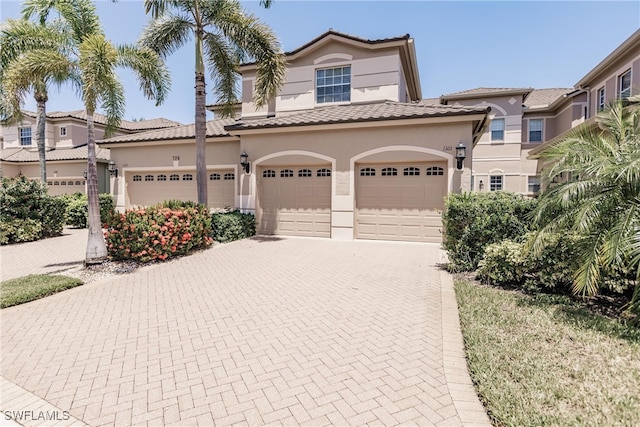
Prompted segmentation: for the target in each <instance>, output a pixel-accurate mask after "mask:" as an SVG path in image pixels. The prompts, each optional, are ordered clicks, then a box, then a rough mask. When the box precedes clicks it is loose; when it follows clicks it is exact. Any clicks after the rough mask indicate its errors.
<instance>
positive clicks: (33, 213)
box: [0, 176, 49, 221]
mask: <svg viewBox="0 0 640 427" xmlns="http://www.w3.org/2000/svg"><path fill="white" fill-rule="evenodd" d="M48 197H49V196H48V195H47V186H46V184H43V183H42V182H40V181H39V180H37V179H27V178H25V177H24V176H19V177H17V178H2V186H1V187H0V220H2V221H4V220H14V219H34V220H37V221H39V220H40V219H41V218H42V203H43V200H44V199H46V198H48Z"/></svg>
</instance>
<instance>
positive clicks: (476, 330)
mask: <svg viewBox="0 0 640 427" xmlns="http://www.w3.org/2000/svg"><path fill="white" fill-rule="evenodd" d="M455 287H456V296H457V299H458V305H459V307H460V322H461V325H462V333H463V335H464V342H465V348H466V352H467V359H468V363H469V369H470V371H471V377H472V379H473V382H474V384H475V387H476V391H477V392H478V395H479V396H480V399H481V400H482V401H483V403H484V404H485V406H486V407H487V409H488V413H489V416H490V417H491V418H492V420H493V422H494V424H495V425H508V426H540V425H563V426H565V425H594V426H616V425H620V426H637V425H640V329H638V328H637V327H636V328H634V327H632V326H626V325H624V324H622V323H621V322H619V321H616V320H612V319H608V318H605V317H602V316H599V315H596V314H594V313H592V312H591V311H588V310H586V309H583V308H581V307H580V306H579V305H578V304H576V303H574V302H572V301H571V300H570V299H569V298H566V297H560V296H551V295H538V296H529V295H524V294H521V293H519V292H515V291H507V290H503V289H497V288H492V287H487V286H483V285H480V284H477V283H473V282H469V281H467V280H456V284H455Z"/></svg>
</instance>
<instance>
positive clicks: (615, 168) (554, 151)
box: [529, 100, 640, 308]
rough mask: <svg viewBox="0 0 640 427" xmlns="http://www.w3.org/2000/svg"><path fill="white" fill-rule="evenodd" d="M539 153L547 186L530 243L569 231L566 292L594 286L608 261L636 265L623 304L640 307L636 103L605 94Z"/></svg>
mask: <svg viewBox="0 0 640 427" xmlns="http://www.w3.org/2000/svg"><path fill="white" fill-rule="evenodd" d="M539 157H540V159H542V160H543V161H544V162H545V164H547V165H548V167H547V168H546V169H545V171H544V176H543V179H544V182H545V185H546V186H548V189H547V190H546V191H545V192H543V194H542V195H541V197H540V200H539V205H538V207H537V209H536V210H535V211H534V221H535V223H536V225H537V226H538V228H539V231H538V232H537V233H536V234H535V236H534V238H533V240H532V241H530V242H529V245H530V247H532V248H533V250H535V251H538V250H540V249H541V248H542V247H543V246H544V244H545V242H546V241H547V238H548V237H550V236H551V235H553V234H554V233H561V232H567V231H568V232H570V233H572V234H574V235H575V236H576V237H577V238H578V253H579V257H578V258H579V259H578V261H579V268H578V270H577V271H576V273H575V275H574V281H573V291H574V293H577V294H582V295H595V294H597V292H598V291H599V289H600V286H601V283H602V278H603V274H604V273H605V272H606V271H610V270H611V269H623V270H631V271H636V285H635V289H634V293H633V297H632V303H631V304H632V308H633V307H635V308H640V307H639V306H638V305H639V304H640V286H639V285H638V283H639V282H638V279H640V106H639V105H638V104H636V103H635V102H629V101H626V100H624V101H623V100H618V101H616V102H613V103H612V104H610V105H609V106H608V108H606V109H605V110H604V111H603V112H602V113H600V114H598V115H597V116H596V119H595V126H588V125H587V126H581V127H579V128H576V130H575V131H574V132H572V133H571V134H570V135H569V136H568V137H566V138H564V139H563V140H562V141H560V142H559V143H558V144H556V145H552V146H550V147H548V148H546V149H545V150H544V151H543V152H542V153H541V154H539ZM554 183H555V184H554Z"/></svg>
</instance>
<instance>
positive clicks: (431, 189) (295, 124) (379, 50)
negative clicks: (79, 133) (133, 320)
mask: <svg viewBox="0 0 640 427" xmlns="http://www.w3.org/2000/svg"><path fill="white" fill-rule="evenodd" d="M285 55H286V59H287V64H288V69H287V74H286V82H285V84H284V87H283V88H282V89H281V90H280V92H279V94H278V95H277V96H276V97H275V98H273V99H272V100H271V101H270V102H269V103H268V104H267V105H265V106H264V107H262V108H256V107H255V105H254V104H253V103H252V92H253V85H254V80H255V73H256V67H255V64H245V65H244V66H242V67H241V72H242V100H241V102H240V103H238V104H237V105H236V106H235V108H234V111H235V117H234V118H232V119H215V120H212V121H209V122H208V124H207V125H208V128H207V142H208V144H207V159H206V162H207V168H208V170H209V172H208V176H209V181H208V188H209V205H210V207H212V208H223V207H234V208H238V209H242V210H244V211H250V212H255V213H256V216H257V221H258V232H259V233H262V234H283V235H303V236H323V237H331V238H335V239H353V238H359V239H384V240H414V241H433V242H438V241H440V240H441V229H442V222H441V215H440V214H441V211H442V209H443V207H444V197H445V196H446V195H447V194H450V193H453V192H460V191H471V190H473V191H499V190H508V191H514V192H519V193H522V194H526V195H530V196H534V195H536V194H538V192H539V190H540V170H541V164H540V163H539V162H538V161H537V160H535V159H533V158H532V157H531V154H532V153H535V152H536V151H537V150H539V149H540V147H541V146H543V144H548V143H549V141H553V140H554V139H555V138H558V137H559V136H560V135H562V134H563V133H564V132H566V131H567V130H569V129H572V128H574V127H575V126H578V125H580V124H581V123H583V122H585V121H586V120H589V119H590V118H592V117H593V116H594V114H595V113H596V112H597V111H598V109H600V108H601V107H602V105H603V103H606V102H607V101H608V100H610V99H613V98H617V97H627V96H629V95H630V94H631V92H632V91H633V90H634V89H633V88H634V87H635V85H636V84H637V83H639V82H640V30H639V31H637V32H636V33H634V34H633V35H632V36H631V37H630V38H629V39H628V40H627V41H625V42H624V43H623V44H622V45H621V46H620V47H619V48H617V49H616V50H615V51H614V52H612V54H611V55H609V56H608V57H607V58H606V59H605V60H604V61H602V63H600V64H599V65H598V66H596V67H595V68H594V69H593V70H592V71H590V72H589V73H588V74H587V75H586V76H585V77H584V78H583V79H582V80H580V81H579V82H578V84H576V86H575V87H574V88H552V89H534V88H528V87H527V88H477V89H471V90H466V91H462V92H457V93H452V94H448V95H443V96H441V97H440V98H438V99H422V94H421V88H420V79H419V73H418V69H417V62H416V57H415V49H414V41H413V39H411V38H410V37H409V36H408V35H406V36H402V37H395V38H389V39H383V40H366V39H362V38H359V37H354V36H351V35H347V34H342V33H339V32H336V31H333V30H330V31H328V32H326V33H324V34H322V35H321V36H319V37H317V38H316V39H314V40H312V41H311V42H309V43H307V44H305V45H304V46H302V47H300V48H298V49H296V50H294V51H292V52H288V53H285ZM220 107H221V106H220V105H212V106H210V107H209V108H210V109H211V110H212V111H214V112H215V113H219V111H220ZM460 143H462V144H463V145H464V146H466V148H467V150H466V159H465V160H464V162H463V165H462V169H461V170H458V169H457V167H456V159H455V147H456V146H457V145H458V144H460ZM100 145H101V147H103V148H109V149H110V150H111V159H112V160H113V161H114V162H115V163H116V165H117V167H118V168H119V176H118V178H117V179H116V178H113V179H114V181H113V182H112V191H113V193H114V195H115V197H116V204H117V207H118V208H119V209H121V210H122V209H126V208H130V207H133V206H145V205H150V204H154V203H157V202H160V201H162V200H165V199H183V200H195V199H196V186H195V147H194V127H193V125H188V126H182V127H176V128H170V129H163V130H157V131H152V132H144V133H140V134H135V135H123V136H119V137H114V138H110V139H107V140H103V141H101V142H100ZM241 153H246V154H247V155H248V157H249V160H250V162H251V170H250V172H249V173H247V172H245V171H244V168H243V167H241V166H240V164H239V161H240V155H241Z"/></svg>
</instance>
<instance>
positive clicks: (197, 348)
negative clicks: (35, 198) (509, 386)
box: [0, 238, 489, 426]
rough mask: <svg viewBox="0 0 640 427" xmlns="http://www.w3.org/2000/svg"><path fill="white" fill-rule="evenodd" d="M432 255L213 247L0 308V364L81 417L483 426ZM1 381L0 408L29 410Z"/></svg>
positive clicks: (344, 248)
mask: <svg viewBox="0 0 640 427" xmlns="http://www.w3.org/2000/svg"><path fill="white" fill-rule="evenodd" d="M439 261H440V250H439V248H438V247H437V246H436V245H430V244H410V243H382V242H360V241H355V242H338V241H331V240H324V239H304V238H298V239H296V238H287V239H261V238H255V239H248V240H244V241H239V242H234V243H230V244H226V245H217V246H215V247H213V248H211V249H208V250H206V251H203V252H200V253H198V254H195V255H192V256H189V257H184V258H182V259H180V260H176V261H172V262H169V263H166V264H162V265H154V266H148V267H144V268H141V269H139V270H137V271H136V272H134V273H131V274H129V275H125V276H118V277H117V278H114V279H111V280H108V281H101V282H96V283H92V284H88V285H85V286H81V287H78V288H74V289H71V290H69V291H65V292H63V293H60V294H57V295H53V296H51V297H48V298H45V299H42V300H39V301H34V302H31V303H29V304H25V305H21V306H16V307H11V308H8V309H4V310H2V312H1V313H0V314H1V320H2V325H1V328H2V338H1V342H0V343H1V344H2V361H1V368H2V376H4V377H5V378H6V380H8V381H10V382H11V383H13V384H14V385H16V386H18V387H19V389H20V390H24V392H29V393H32V394H33V395H34V396H35V397H36V398H37V399H39V400H38V401H40V400H44V401H45V402H46V403H47V404H48V405H53V407H56V408H59V410H61V411H68V412H69V414H70V416H71V417H72V419H73V420H74V421H77V422H78V423H79V422H83V423H86V424H88V425H92V426H101V425H118V426H120V425H213V424H214V423H215V425H249V426H256V425H263V424H269V425H362V424H374V425H400V424H402V425H489V422H488V418H487V416H486V414H485V413H484V411H483V409H482V406H481V405H480V403H479V401H478V399H477V397H476V396H475V394H474V393H473V388H472V387H471V382H470V380H469V379H468V373H467V370H466V364H465V363H464V353H463V352H462V339H461V335H460V331H459V326H458V324H457V308H456V306H455V299H454V296H453V288H452V284H451V282H450V278H449V276H448V275H446V273H443V272H440V271H438V270H437V269H436V268H435V265H436V264H437V263H438V262H439ZM3 265H4V261H3ZM443 319H446V321H445V322H443ZM449 323H451V324H449ZM8 381H0V386H2V384H4V383H7V382H8ZM1 390H2V392H3V393H2V394H3V396H2V397H0V410H2V411H16V410H30V409H35V408H30V407H29V405H32V406H33V405H34V403H29V402H31V401H30V400H29V399H24V400H22V401H23V402H24V404H20V401H21V400H19V399H18V400H16V399H15V397H14V398H13V400H10V401H8V400H7V399H6V398H5V397H4V396H5V395H6V391H7V390H6V388H5V387H4V386H2V387H1ZM34 401H35V400H34ZM25 424H26V425H29V423H25ZM32 424H34V425H36V424H38V425H39V424H41V423H32Z"/></svg>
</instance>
